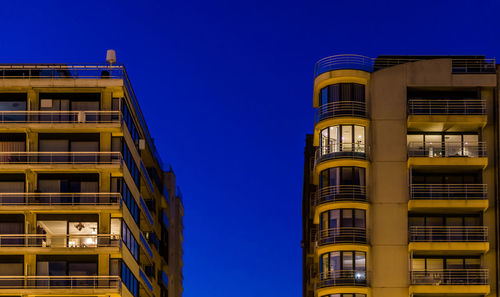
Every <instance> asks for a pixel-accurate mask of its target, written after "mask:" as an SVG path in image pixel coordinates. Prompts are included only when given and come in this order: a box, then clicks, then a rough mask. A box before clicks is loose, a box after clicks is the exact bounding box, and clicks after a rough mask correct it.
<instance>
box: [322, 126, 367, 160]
mask: <svg viewBox="0 0 500 297" xmlns="http://www.w3.org/2000/svg"><path fill="white" fill-rule="evenodd" d="M320 146H321V152H322V154H328V153H338V152H354V153H364V152H365V127H363V126H357V125H339V126H332V127H328V128H325V129H323V130H321V141H320Z"/></svg>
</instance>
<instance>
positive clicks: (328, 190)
mask: <svg viewBox="0 0 500 297" xmlns="http://www.w3.org/2000/svg"><path fill="white" fill-rule="evenodd" d="M313 198H314V201H313V202H314V206H316V205H320V204H323V203H329V202H335V201H367V198H366V186H358V185H337V186H328V187H322V188H320V189H318V191H317V192H316V193H315V195H314V197H313Z"/></svg>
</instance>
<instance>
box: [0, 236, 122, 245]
mask: <svg viewBox="0 0 500 297" xmlns="http://www.w3.org/2000/svg"><path fill="white" fill-rule="evenodd" d="M120 246H121V240H120V235H116V234H86V235H85V234H78V235H76V234H71V235H69V234H62V235H56V234H0V248H5V247H15V248H21V247H29V248H32V247H33V248H100V247H120Z"/></svg>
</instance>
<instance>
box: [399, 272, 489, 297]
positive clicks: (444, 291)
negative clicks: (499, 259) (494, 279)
mask: <svg viewBox="0 0 500 297" xmlns="http://www.w3.org/2000/svg"><path fill="white" fill-rule="evenodd" d="M409 292H410V294H433V295H434V296H436V295H440V296H457V295H459V294H469V295H480V296H484V295H488V294H489V293H490V286H489V284H488V269H446V270H432V271H411V272H410V288H409Z"/></svg>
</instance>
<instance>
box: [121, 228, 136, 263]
mask: <svg viewBox="0 0 500 297" xmlns="http://www.w3.org/2000/svg"><path fill="white" fill-rule="evenodd" d="M122 240H123V243H125V245H126V246H127V248H128V250H129V251H130V253H131V254H132V256H134V258H135V260H137V261H139V245H138V244H137V239H135V236H134V235H133V234H132V232H131V231H130V229H129V228H128V226H127V224H126V223H125V222H124V221H122Z"/></svg>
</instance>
